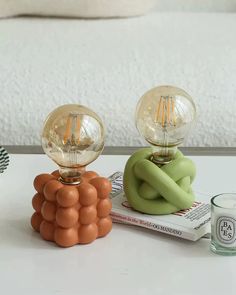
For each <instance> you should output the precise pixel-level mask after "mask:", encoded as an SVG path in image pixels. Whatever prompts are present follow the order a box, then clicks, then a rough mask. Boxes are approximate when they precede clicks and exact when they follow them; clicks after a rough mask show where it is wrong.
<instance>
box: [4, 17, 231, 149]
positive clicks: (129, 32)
mask: <svg viewBox="0 0 236 295" xmlns="http://www.w3.org/2000/svg"><path fill="white" fill-rule="evenodd" d="M234 36H236V15H235V14H224V13H222V14H214V13H209V14H208V13H203V14H201V13H160V14H155V13H153V14H150V15H148V16H145V17H139V18H130V19H115V20H90V21H85V20H65V19H60V20H57V19H37V18H36V19H31V18H26V19H24V18H20V19H9V20H2V21H0V100H1V101H0V102H1V105H0V118H1V121H0V122H1V124H0V126H1V132H0V144H2V145H3V144H39V134H40V129H41V127H42V122H43V120H44V119H45V117H46V115H47V114H48V113H49V112H50V111H51V110H52V109H54V108H55V107H57V106H58V105H60V104H65V103H81V104H85V105H87V106H89V107H91V108H93V109H94V110H96V111H97V112H98V113H99V115H100V116H101V117H102V118H103V120H104V122H105V124H106V126H107V141H106V144H107V145H138V144H141V139H140V137H139V136H138V133H137V131H136V129H135V127H134V121H133V114H134V110H135V105H136V103H137V101H138V99H139V97H140V96H141V95H142V94H143V93H144V92H145V91H147V90H148V89H150V88H152V87H154V86H156V85H162V84H170V85H176V86H179V87H181V88H183V89H185V90H186V91H187V92H189V93H190V94H191V95H192V96H193V97H194V98H195V101H196V104H197V107H198V111H199V117H198V122H197V125H196V127H195V131H194V134H193V136H192V137H190V138H189V140H188V142H187V143H186V144H187V145H193V146H229V145H231V146H232V145H236V115H235V114H236V100H235V96H236V94H235V93H236V54H235V52H236V38H235V37H234Z"/></svg>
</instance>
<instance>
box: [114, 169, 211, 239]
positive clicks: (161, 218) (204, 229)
mask: <svg viewBox="0 0 236 295" xmlns="http://www.w3.org/2000/svg"><path fill="white" fill-rule="evenodd" d="M109 179H110V180H111V182H112V192H111V200H112V211H111V218H112V220H113V222H117V223H123V224H131V225H136V226H140V227H144V228H148V229H151V230H154V231H159V232H162V233H166V234H169V235H173V236H176V237H180V238H183V239H187V240H191V241H197V240H198V239H200V238H201V237H203V236H209V233H210V204H207V203H205V202H202V201H195V202H194V204H193V206H192V207H191V208H189V209H186V210H180V211H178V212H176V213H172V214H168V215H148V214H143V213H140V212H137V211H135V210H134V209H133V208H132V207H131V206H130V205H129V203H128V201H127V199H126V197H125V194H124V191H123V173H122V172H116V173H114V174H113V175H111V176H110V177H109Z"/></svg>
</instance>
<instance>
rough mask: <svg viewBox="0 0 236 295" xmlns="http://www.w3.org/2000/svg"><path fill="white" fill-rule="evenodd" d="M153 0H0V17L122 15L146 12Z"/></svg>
mask: <svg viewBox="0 0 236 295" xmlns="http://www.w3.org/2000/svg"><path fill="white" fill-rule="evenodd" d="M153 4H154V0H0V17H9V16H15V15H47V16H48V15H49V16H65V17H86V18H87V17H124V16H135V15H141V14H144V13H146V12H147V11H148V10H149V9H150V8H151V7H153Z"/></svg>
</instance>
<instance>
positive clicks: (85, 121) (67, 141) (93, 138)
mask: <svg viewBox="0 0 236 295" xmlns="http://www.w3.org/2000/svg"><path fill="white" fill-rule="evenodd" d="M42 146H43V149H44V151H45V153H46V154H47V155H48V156H49V157H50V158H51V159H52V160H53V161H55V162H56V163H57V164H58V165H59V167H60V169H59V173H60V175H61V181H62V182H65V183H73V184H75V183H79V179H80V175H81V171H83V170H84V167H85V166H86V165H88V164H89V163H91V162H93V161H94V160H95V159H96V158H97V157H98V156H99V155H100V153H101V152H102V150H103V147H104V127H103V124H102V121H101V119H100V118H99V116H98V115H97V114H95V113H94V112H93V111H92V110H90V109H88V108H87V107H84V106H82V105H76V104H68V105H63V106H60V107H58V108H57V109H55V110H54V111H53V112H52V113H50V114H49V116H48V118H47V119H46V121H45V123H44V127H43V132H42Z"/></svg>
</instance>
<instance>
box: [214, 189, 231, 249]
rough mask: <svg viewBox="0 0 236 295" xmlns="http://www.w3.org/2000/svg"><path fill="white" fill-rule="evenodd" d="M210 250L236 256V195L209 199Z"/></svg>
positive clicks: (220, 195)
mask: <svg viewBox="0 0 236 295" xmlns="http://www.w3.org/2000/svg"><path fill="white" fill-rule="evenodd" d="M211 250H212V251H213V252H214V253H217V254H221V255H236V193H224V194H219V195H217V196H215V197H213V198H212V199H211Z"/></svg>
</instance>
